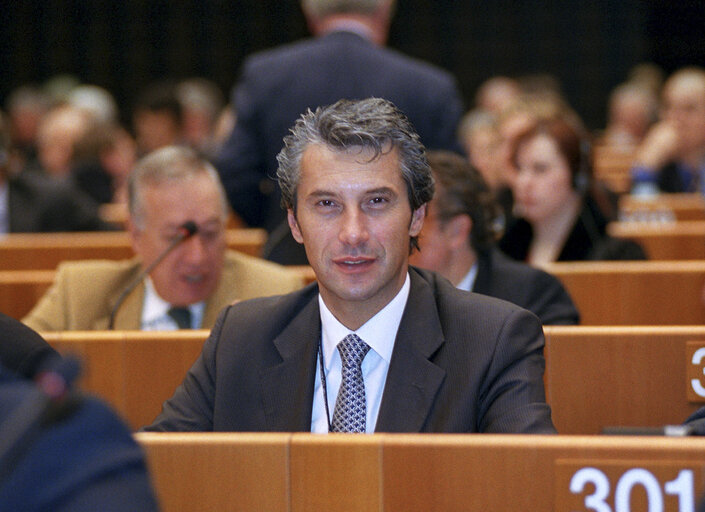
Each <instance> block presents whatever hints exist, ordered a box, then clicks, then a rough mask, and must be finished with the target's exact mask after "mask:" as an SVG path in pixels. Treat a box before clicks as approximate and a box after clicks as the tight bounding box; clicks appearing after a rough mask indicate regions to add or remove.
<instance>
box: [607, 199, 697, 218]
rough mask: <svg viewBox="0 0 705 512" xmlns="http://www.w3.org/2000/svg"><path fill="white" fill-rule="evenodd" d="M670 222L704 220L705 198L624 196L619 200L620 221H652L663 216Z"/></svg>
mask: <svg viewBox="0 0 705 512" xmlns="http://www.w3.org/2000/svg"><path fill="white" fill-rule="evenodd" d="M669 213H670V216H671V217H672V220H678V221H682V220H705V197H704V196H703V195H702V194H695V193H688V194H658V195H656V196H649V197H642V196H634V195H631V194H624V195H622V196H620V198H619V215H620V219H622V220H627V219H631V220H633V221H634V220H639V219H641V220H642V221H649V220H651V221H654V220H657V219H663V217H664V216H668V214H669Z"/></svg>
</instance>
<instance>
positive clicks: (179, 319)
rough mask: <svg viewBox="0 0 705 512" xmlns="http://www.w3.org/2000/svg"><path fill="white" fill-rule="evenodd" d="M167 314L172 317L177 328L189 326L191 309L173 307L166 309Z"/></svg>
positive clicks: (188, 327)
mask: <svg viewBox="0 0 705 512" xmlns="http://www.w3.org/2000/svg"><path fill="white" fill-rule="evenodd" d="M167 314H168V315H169V316H170V317H171V318H173V319H174V322H176V325H178V326H179V329H190V328H191V310H190V309H189V308H177V307H173V308H170V309H169V311H167Z"/></svg>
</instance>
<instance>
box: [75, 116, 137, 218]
mask: <svg viewBox="0 0 705 512" xmlns="http://www.w3.org/2000/svg"><path fill="white" fill-rule="evenodd" d="M136 160H137V145H136V144H135V141H134V140H133V139H132V136H131V135H130V134H129V133H127V131H126V130H125V129H124V128H122V127H121V126H120V125H118V124H116V123H114V122H105V121H97V120H94V121H92V122H91V123H90V125H89V126H88V129H87V130H86V132H85V133H84V134H83V136H82V137H81V138H80V139H78V140H77V141H76V144H75V146H74V155H73V162H74V164H73V169H72V171H71V173H72V176H73V180H74V182H75V184H76V186H77V188H79V189H80V190H82V191H83V192H85V193H86V194H88V195H89V196H90V197H92V198H93V200H94V201H96V202H97V203H99V204H104V203H127V177H128V175H129V174H130V171H131V170H132V168H133V167H134V165H135V162H136Z"/></svg>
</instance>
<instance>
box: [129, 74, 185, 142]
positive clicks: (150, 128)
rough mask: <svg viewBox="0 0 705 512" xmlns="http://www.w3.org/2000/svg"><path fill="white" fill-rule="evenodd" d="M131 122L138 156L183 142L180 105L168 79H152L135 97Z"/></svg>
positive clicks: (173, 87)
mask: <svg viewBox="0 0 705 512" xmlns="http://www.w3.org/2000/svg"><path fill="white" fill-rule="evenodd" d="M132 125H133V128H134V132H135V139H136V141H137V151H138V155H140V156H142V155H146V154H147V153H150V152H152V151H154V150H156V149H159V148H163V147H165V146H173V145H178V144H183V143H184V129H183V108H182V106H181V102H180V101H179V98H178V96H177V93H176V87H175V85H174V84H173V83H171V82H154V83H152V84H149V85H148V86H147V87H145V88H144V89H143V90H142V91H141V92H140V93H139V95H138V96H137V99H136V102H135V104H134V106H133V109H132Z"/></svg>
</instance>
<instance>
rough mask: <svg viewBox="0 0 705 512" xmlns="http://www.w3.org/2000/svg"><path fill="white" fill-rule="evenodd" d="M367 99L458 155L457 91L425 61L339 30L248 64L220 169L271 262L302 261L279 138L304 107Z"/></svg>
mask: <svg viewBox="0 0 705 512" xmlns="http://www.w3.org/2000/svg"><path fill="white" fill-rule="evenodd" d="M371 96H376V97H382V98H385V99H388V100H390V101H392V102H393V103H395V104H396V106H397V107H398V108H400V109H401V110H402V111H403V112H404V113H405V114H406V115H407V116H408V117H409V120H410V121H411V122H412V124H413V125H414V127H415V128H416V131H417V132H418V133H419V135H420V137H421V141H422V142H423V143H424V145H425V146H426V147H428V148H431V149H454V150H459V146H458V143H457V142H456V128H457V125H458V122H459V121H460V118H461V116H462V114H463V105H462V100H461V96H460V92H459V91H458V88H457V85H456V82H455V79H454V78H453V77H452V76H451V75H450V74H449V73H447V72H445V71H442V70H441V69H439V68H436V67H434V66H431V65H430V64H427V63H425V62H421V61H419V60H416V59H412V58H410V57H407V56H405V55H402V54H401V53H399V52H396V51H393V50H391V49H389V48H385V47H381V46H378V45H375V44H373V43H372V42H370V41H368V40H366V39H364V38H363V37H361V36H359V35H357V34H354V33H351V32H342V31H340V32H333V33H330V34H328V35H326V36H323V37H318V38H314V39H306V40H303V41H299V42H296V43H293V44H290V45H285V46H282V47H279V48H275V49H273V50H269V51H265V52H261V53H258V54H255V55H253V56H251V57H249V58H248V59H247V60H246V61H245V63H244V65H243V68H242V71H241V76H240V79H239V81H238V85H237V87H236V88H235V90H234V93H233V99H232V104H233V107H234V110H235V112H237V123H236V125H235V128H234V130H233V132H232V134H231V135H230V137H229V139H228V140H227V141H226V143H225V144H224V147H223V148H222V150H221V154H220V155H219V157H218V163H217V167H218V169H219V171H220V174H221V178H222V181H223V185H224V186H225V189H226V191H227V193H228V199H229V201H230V204H231V205H232V207H233V209H234V210H235V211H236V212H237V213H238V214H239V215H240V216H241V217H242V218H243V220H244V221H245V222H246V223H247V224H249V225H250V226H263V227H265V228H266V229H267V231H269V232H270V233H272V232H274V235H273V237H272V241H271V242H270V243H269V244H268V245H267V247H266V257H267V258H268V259H271V260H273V261H278V262H280V263H289V264H306V263H307V260H306V259H305V254H304V251H303V248H302V247H301V246H300V245H298V244H296V243H295V242H294V241H293V238H292V237H291V234H290V233H289V229H288V226H286V223H285V215H284V212H283V211H282V209H281V206H280V193H279V189H278V186H277V184H276V183H275V182H274V181H272V177H273V176H274V175H275V172H276V169H277V162H276V155H277V153H279V151H280V150H281V148H282V146H283V143H282V139H283V138H284V136H285V135H286V134H287V133H288V132H289V129H290V128H291V127H292V126H293V125H294V122H295V121H296V119H298V118H299V116H300V115H301V114H302V113H304V112H305V111H306V109H308V108H311V109H312V110H315V108H316V107H318V106H322V105H329V104H332V103H335V102H336V101H338V100H339V99H341V98H347V99H363V98H367V97H371ZM279 226H281V227H280V229H279V230H277V231H275V230H276V228H277V227H279ZM279 244H281V247H279Z"/></svg>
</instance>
